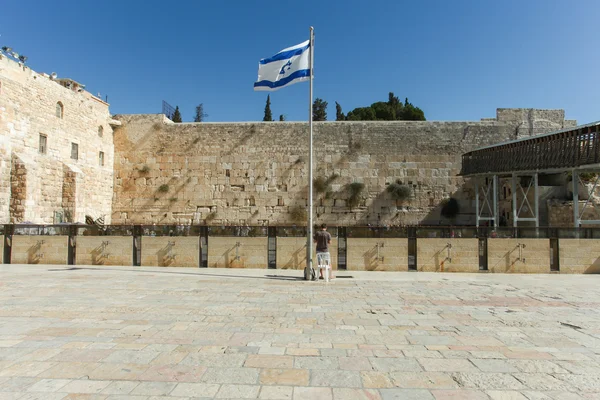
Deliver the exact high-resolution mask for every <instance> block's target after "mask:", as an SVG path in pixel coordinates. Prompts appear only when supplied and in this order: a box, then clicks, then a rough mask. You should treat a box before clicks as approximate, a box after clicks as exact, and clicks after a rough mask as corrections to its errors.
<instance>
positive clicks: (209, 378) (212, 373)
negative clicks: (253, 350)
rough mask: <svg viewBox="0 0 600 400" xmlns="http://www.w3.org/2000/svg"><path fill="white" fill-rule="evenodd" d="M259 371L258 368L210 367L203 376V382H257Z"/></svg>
mask: <svg viewBox="0 0 600 400" xmlns="http://www.w3.org/2000/svg"><path fill="white" fill-rule="evenodd" d="M258 373H259V370H258V369H257V368H208V369H207V370H206V373H204V375H203V376H202V382H206V383H219V384H222V383H237V384H256V383H257V382H258Z"/></svg>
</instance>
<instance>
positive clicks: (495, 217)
mask: <svg viewBox="0 0 600 400" xmlns="http://www.w3.org/2000/svg"><path fill="white" fill-rule="evenodd" d="M492 179H493V184H494V202H493V204H494V215H493V218H494V228H497V227H498V175H494V177H493V178H492Z"/></svg>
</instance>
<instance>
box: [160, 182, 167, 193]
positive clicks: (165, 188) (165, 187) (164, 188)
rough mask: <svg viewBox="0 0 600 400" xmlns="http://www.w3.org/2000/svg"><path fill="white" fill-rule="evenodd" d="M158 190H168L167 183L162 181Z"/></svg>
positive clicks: (162, 191)
mask: <svg viewBox="0 0 600 400" xmlns="http://www.w3.org/2000/svg"><path fill="white" fill-rule="evenodd" d="M158 191H159V192H161V193H167V192H168V191H169V185H167V184H166V183H163V184H162V185H160V186H159V187H158Z"/></svg>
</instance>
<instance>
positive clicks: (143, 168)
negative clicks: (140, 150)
mask: <svg viewBox="0 0 600 400" xmlns="http://www.w3.org/2000/svg"><path fill="white" fill-rule="evenodd" d="M139 171H140V173H141V174H147V173H148V172H150V167H149V166H147V165H144V166H143V167H142V168H140V169H139Z"/></svg>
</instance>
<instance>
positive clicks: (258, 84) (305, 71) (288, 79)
mask: <svg viewBox="0 0 600 400" xmlns="http://www.w3.org/2000/svg"><path fill="white" fill-rule="evenodd" d="M308 76H310V69H299V70H298V71H295V72H294V73H292V74H290V76H287V77H285V78H283V79H281V80H278V81H276V82H271V81H260V82H255V83H254V87H261V86H266V87H268V88H271V89H275V88H279V87H282V86H285V85H287V84H288V83H290V82H291V81H293V80H294V79H298V78H304V77H308Z"/></svg>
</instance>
